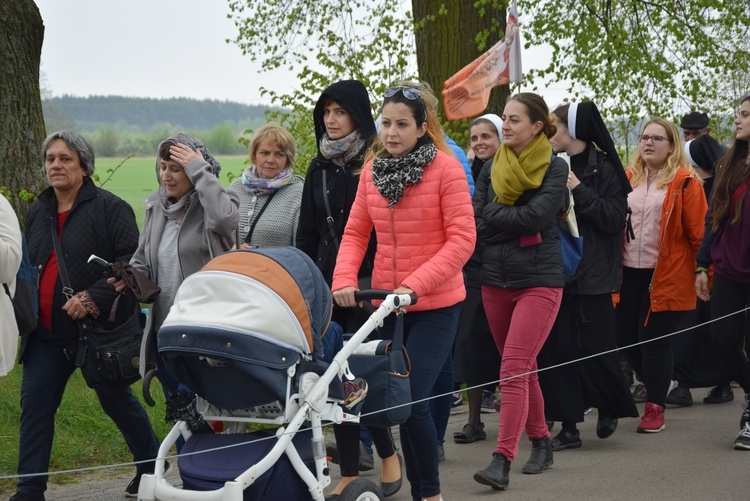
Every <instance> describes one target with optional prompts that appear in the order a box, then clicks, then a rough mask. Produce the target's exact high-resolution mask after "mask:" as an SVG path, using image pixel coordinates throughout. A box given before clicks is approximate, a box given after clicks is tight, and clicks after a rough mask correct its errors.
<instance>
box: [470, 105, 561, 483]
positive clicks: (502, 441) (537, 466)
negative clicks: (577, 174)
mask: <svg viewBox="0 0 750 501" xmlns="http://www.w3.org/2000/svg"><path fill="white" fill-rule="evenodd" d="M502 119H503V125H502V134H503V144H502V145H501V146H500V148H499V149H498V150H497V153H496V154H495V158H494V161H493V163H492V168H491V169H490V170H489V171H488V170H482V172H481V173H480V175H479V178H478V179H477V185H476V191H475V192H474V198H473V204H474V220H475V222H476V226H477V238H478V239H479V241H480V243H481V244H482V245H483V246H484V250H483V253H482V298H483V300H484V309H485V312H486V313H487V320H488V321H489V324H490V329H491V330H492V337H493V338H494V340H495V344H496V345H497V349H498V351H499V353H500V356H501V358H502V361H501V363H500V391H501V393H502V403H501V404H500V418H499V419H500V428H499V431H498V437H497V447H496V448H495V451H494V452H493V454H492V462H491V463H490V464H489V466H487V468H485V469H484V470H481V471H478V472H476V473H475V474H474V480H476V481H477V482H479V483H480V484H483V485H489V486H490V487H492V488H493V489H496V490H504V489H506V488H507V487H508V484H509V473H510V465H511V463H512V462H513V460H514V459H515V456H516V454H517V453H518V443H519V441H520V439H521V433H522V432H523V431H524V430H525V431H526V435H527V436H528V437H529V439H530V440H531V443H532V450H531V457H530V458H529V461H528V462H527V463H526V464H524V465H523V467H522V469H521V471H522V472H523V473H542V471H544V468H546V467H548V466H550V465H551V464H552V448H551V443H550V442H551V441H550V433H549V430H548V429H547V424H546V422H545V418H544V399H543V397H542V390H541V389H540V387H539V380H538V378H537V375H536V372H535V371H536V369H537V363H536V357H537V355H538V354H539V350H540V349H541V348H542V345H543V344H544V341H545V340H546V339H547V336H548V335H549V332H550V330H551V329H552V325H553V323H554V321H555V317H556V316H557V312H558V309H559V308H560V301H561V299H562V291H563V287H564V285H565V278H564V275H563V266H562V256H561V254H560V247H559V245H558V229H557V221H558V213H559V212H560V209H561V207H562V203H563V196H564V193H565V183H566V179H567V176H568V167H567V165H566V164H565V161H564V160H562V159H559V158H555V159H552V145H551V144H550V140H549V138H551V137H552V136H554V135H555V132H556V130H557V129H556V127H555V119H554V117H553V116H551V115H550V114H549V110H548V108H547V105H546V104H545V102H544V100H543V99H542V97H541V96H539V95H537V94H533V93H527V92H524V93H520V94H516V95H514V96H512V97H511V98H510V99H509V100H508V103H507V104H506V105H505V110H504V111H503V115H502ZM551 159H552V160H551Z"/></svg>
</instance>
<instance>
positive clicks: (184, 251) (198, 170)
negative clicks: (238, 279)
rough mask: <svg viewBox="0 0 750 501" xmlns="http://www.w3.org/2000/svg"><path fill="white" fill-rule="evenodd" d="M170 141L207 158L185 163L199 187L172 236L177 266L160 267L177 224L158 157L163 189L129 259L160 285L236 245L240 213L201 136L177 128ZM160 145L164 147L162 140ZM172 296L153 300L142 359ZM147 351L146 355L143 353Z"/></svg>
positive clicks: (150, 201)
mask: <svg viewBox="0 0 750 501" xmlns="http://www.w3.org/2000/svg"><path fill="white" fill-rule="evenodd" d="M166 141H172V142H176V143H181V144H185V145H187V146H189V147H190V148H191V149H192V150H194V151H197V152H198V153H200V154H201V155H202V157H203V158H196V159H195V160H192V161H190V162H189V163H188V164H187V165H186V166H185V173H186V174H187V176H188V178H189V179H190V182H191V183H192V184H193V187H194V188H195V189H194V190H193V191H192V192H189V193H188V194H186V195H185V197H187V200H186V202H187V203H186V208H185V212H184V216H182V217H181V219H180V221H179V224H178V225H177V230H176V235H173V236H174V239H175V240H176V248H175V249H174V260H173V261H172V263H173V264H174V265H175V266H174V267H170V266H169V265H167V266H166V267H164V266H162V267H161V268H160V266H159V259H158V256H159V246H160V243H161V241H162V239H163V238H164V237H165V234H166V235H170V234H173V232H172V231H170V230H169V229H168V228H173V224H174V223H173V221H169V218H168V217H167V216H166V215H165V213H164V211H163V210H162V207H163V200H164V199H165V198H166V191H165V190H164V188H163V187H162V186H161V176H159V160H160V159H159V158H157V159H156V178H157V181H158V182H159V188H158V189H156V190H155V191H154V192H152V193H151V194H150V195H149V196H148V198H146V200H145V202H144V205H145V206H146V214H145V216H144V218H143V230H142V232H141V236H140V239H139V241H138V249H137V250H136V252H135V254H134V255H133V257H132V259H131V260H130V264H132V265H133V266H135V267H136V268H137V269H138V270H139V271H140V272H142V273H144V274H145V275H146V276H148V277H149V278H150V279H151V280H152V281H153V282H154V283H156V284H157V285H166V284H163V283H162V284H160V282H163V280H169V281H170V282H175V281H176V284H175V285H177V286H179V284H180V283H182V281H183V280H184V279H185V278H187V277H188V276H189V275H191V274H193V273H195V272H196V271H198V270H200V269H201V268H202V267H203V266H204V265H205V264H206V263H208V261H209V260H210V259H211V253H213V255H219V254H221V253H223V252H225V251H227V250H229V249H230V248H231V247H232V245H233V244H234V239H233V234H234V230H235V228H236V227H237V221H238V217H239V199H238V197H237V195H236V194H235V193H234V192H232V191H230V190H226V189H224V188H223V187H222V186H221V184H220V183H219V179H218V177H219V172H220V170H221V165H220V164H219V162H217V161H216V159H215V158H214V157H213V155H211V153H210V152H209V151H208V149H207V148H206V146H205V145H204V144H203V143H202V142H201V141H200V140H199V139H198V138H196V137H194V136H191V135H189V134H184V133H178V134H175V135H173V136H171V137H170V138H168V139H166V140H165V141H164V142H166ZM159 146H160V147H161V144H160V145H159ZM157 151H158V149H157ZM168 225H169V226H168ZM209 244H210V246H211V250H210V252H209V247H208V245H209ZM166 268H170V269H171V270H173V271H171V272H170V273H171V274H173V276H171V277H159V273H158V270H159V269H162V270H165V269H166ZM175 273H176V274H175ZM163 294H164V293H162V294H161V295H163ZM172 299H174V298H173V297H172V298H164V297H160V298H157V302H156V303H155V305H152V308H151V314H150V315H149V319H148V324H147V325H146V336H144V338H143V344H142V347H141V357H142V358H141V360H146V362H148V361H149V360H150V359H151V355H152V354H151V353H150V350H144V348H145V347H149V348H150V347H152V346H154V344H152V341H150V336H151V334H152V333H153V332H154V331H155V330H158V328H159V327H160V326H161V322H162V321H163V320H164V318H165V317H166V314H167V313H168V311H155V310H158V309H160V308H159V307H158V306H157V305H160V306H161V309H162V310H163V309H164V308H167V307H168V305H171V300H172ZM165 300H166V301H165ZM154 322H155V325H154ZM144 356H145V357H147V358H143V357H144ZM146 366H147V363H144V364H142V365H141V367H142V368H144V367H146Z"/></svg>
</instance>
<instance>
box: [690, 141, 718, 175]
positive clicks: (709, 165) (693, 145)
mask: <svg viewBox="0 0 750 501" xmlns="http://www.w3.org/2000/svg"><path fill="white" fill-rule="evenodd" d="M726 153H727V149H726V148H725V147H724V146H722V145H721V144H719V142H718V141H717V140H716V139H714V138H712V137H711V136H710V135H708V134H704V135H702V136H700V137H697V138H695V139H691V140H690V141H688V142H687V143H685V155H687V157H688V160H690V163H692V164H693V165H697V166H698V167H700V168H701V169H703V170H704V171H706V172H711V173H713V172H714V167H715V165H716V162H717V161H718V160H719V159H720V158H722V157H723V156H724V155H726Z"/></svg>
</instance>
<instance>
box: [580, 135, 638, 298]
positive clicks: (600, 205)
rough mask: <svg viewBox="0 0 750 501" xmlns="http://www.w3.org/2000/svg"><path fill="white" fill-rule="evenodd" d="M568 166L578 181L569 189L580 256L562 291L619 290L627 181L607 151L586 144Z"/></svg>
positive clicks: (591, 293) (626, 202)
mask: <svg viewBox="0 0 750 501" xmlns="http://www.w3.org/2000/svg"><path fill="white" fill-rule="evenodd" d="M571 169H572V170H573V173H574V174H575V175H576V177H577V178H578V179H579V180H580V181H581V184H579V185H578V186H576V187H575V188H574V189H573V199H574V200H575V208H574V210H575V211H576V220H577V221H578V232H579V233H580V235H581V236H582V237H583V256H582V257H581V264H580V265H579V266H578V273H577V277H576V279H575V280H574V281H573V282H571V283H570V284H568V286H567V287H566V292H571V293H573V294H582V295H594V294H610V293H614V292H618V291H619V290H620V282H621V279H622V230H623V229H624V228H625V218H626V213H627V210H628V192H629V191H630V185H627V186H623V184H622V176H621V175H618V173H617V171H616V170H615V169H616V167H615V166H614V165H613V164H612V162H611V161H610V160H609V159H608V158H607V155H605V154H604V153H602V152H601V151H597V150H596V148H595V147H594V146H593V145H591V144H589V145H588V147H587V148H586V150H585V151H584V152H583V153H580V154H579V155H575V156H573V157H571Z"/></svg>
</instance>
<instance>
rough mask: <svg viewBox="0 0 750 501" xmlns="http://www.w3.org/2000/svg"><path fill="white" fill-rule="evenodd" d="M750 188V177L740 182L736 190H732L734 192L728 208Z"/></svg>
mask: <svg viewBox="0 0 750 501" xmlns="http://www.w3.org/2000/svg"><path fill="white" fill-rule="evenodd" d="M748 188H750V179H748V180H747V181H745V182H744V183H742V184H741V185H739V186H738V187H737V189H736V190H734V193H732V201H731V202H730V205H729V207H730V209H731V208H732V207H734V205H735V204H736V203H737V200H739V198H740V197H741V196H742V195H744V194H745V192H746V191H747V190H748Z"/></svg>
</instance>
